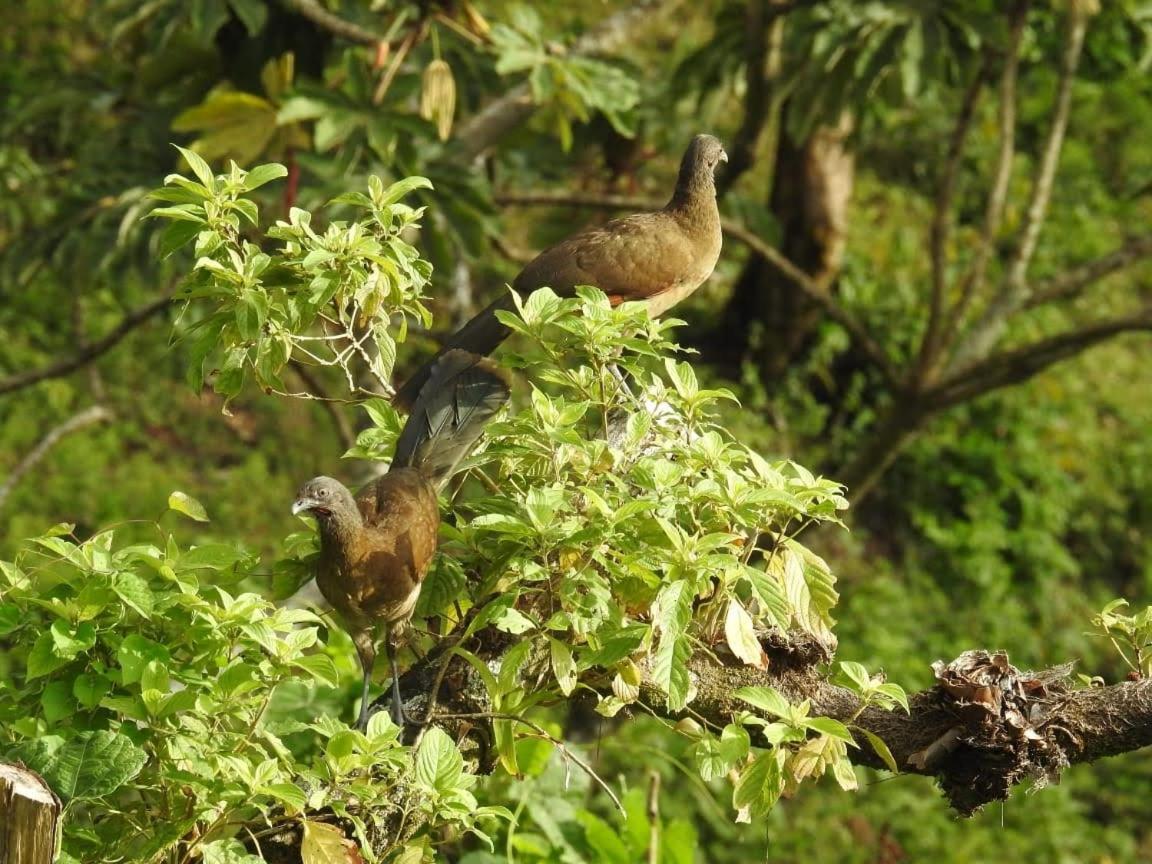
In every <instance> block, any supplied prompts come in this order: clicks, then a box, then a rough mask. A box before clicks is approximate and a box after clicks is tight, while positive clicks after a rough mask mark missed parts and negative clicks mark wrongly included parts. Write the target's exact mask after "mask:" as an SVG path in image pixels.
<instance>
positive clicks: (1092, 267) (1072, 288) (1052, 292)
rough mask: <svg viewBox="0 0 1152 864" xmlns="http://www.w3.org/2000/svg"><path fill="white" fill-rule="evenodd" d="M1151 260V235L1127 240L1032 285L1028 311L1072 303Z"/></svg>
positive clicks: (1025, 305)
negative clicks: (1105, 280) (1097, 284)
mask: <svg viewBox="0 0 1152 864" xmlns="http://www.w3.org/2000/svg"><path fill="white" fill-rule="evenodd" d="M1149 256H1152V234H1143V235H1141V236H1139V237H1131V238H1129V239H1128V240H1125V241H1124V243H1122V244H1121V245H1120V246H1119V247H1118V248H1116V249H1114V250H1112V251H1111V252H1109V253H1108V254H1106V255H1102V256H1101V257H1099V258H1096V259H1094V260H1092V261H1088V262H1085V263H1083V264H1077V265H1076V266H1075V267H1072V268H1071V269H1069V270H1067V271H1065V272H1064V273H1061V274H1059V275H1057V276H1052V277H1050V278H1048V279H1045V280H1043V281H1040V282H1036V283H1035V284H1033V285H1032V288H1031V289H1030V290H1029V292H1028V299H1027V301H1025V303H1024V308H1025V309H1033V308H1035V307H1037V306H1042V305H1044V304H1046V303H1057V302H1060V301H1062V300H1072V299H1075V298H1076V297H1077V296H1079V294H1080V292H1081V291H1083V290H1084V289H1085V288H1087V287H1089V286H1090V285H1092V284H1093V283H1095V282H1098V281H1099V280H1100V279H1103V278H1104V277H1105V276H1109V275H1111V274H1112V273H1115V272H1117V271H1119V270H1123V269H1125V268H1126V267H1129V266H1131V265H1132V264H1135V263H1137V262H1139V261H1142V260H1144V259H1145V258H1148V257H1149Z"/></svg>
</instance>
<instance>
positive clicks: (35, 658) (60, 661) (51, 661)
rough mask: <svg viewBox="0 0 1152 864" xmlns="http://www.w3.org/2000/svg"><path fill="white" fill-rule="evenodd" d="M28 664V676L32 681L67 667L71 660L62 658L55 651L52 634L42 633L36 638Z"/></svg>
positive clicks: (29, 653) (29, 654)
mask: <svg viewBox="0 0 1152 864" xmlns="http://www.w3.org/2000/svg"><path fill="white" fill-rule="evenodd" d="M27 662H28V667H27V672H26V675H27V678H28V680H29V681H31V680H32V679H33V678H39V677H40V676H42V675H47V674H49V673H51V672H55V671H56V670H57V669H59V668H60V667H61V666H65V665H67V664H68V663H69V660H68V659H67V658H63V657H61V656H60V655H59V654H57V653H56V651H55V650H54V644H53V640H52V634H51V633H41V634H40V635H39V636H37V637H36V642H35V643H34V644H33V645H32V650H31V651H29V652H28V661H27Z"/></svg>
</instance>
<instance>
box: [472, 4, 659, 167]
mask: <svg viewBox="0 0 1152 864" xmlns="http://www.w3.org/2000/svg"><path fill="white" fill-rule="evenodd" d="M676 2H678V0H671V2H669V0H639V2H636V3H634V4H632V5H631V6H629V7H628V8H627V9H624V10H621V11H620V12H617V13H616V14H615V15H610V16H609V17H608V18H606V19H604V21H602V22H601V23H600V24H599V25H598V26H597V27H595V28H594V29H592V30H590V31H588V33H586V34H584V36H582V37H580V38H579V39H577V40H576V42H575V44H574V45H573V46H572V49H571V50H572V53H575V54H597V53H601V52H608V51H613V50H615V49H616V48H618V47H620V46H621V45H625V44H627V43H628V42H629V41H630V40H632V39H634V37H635V33H636V31H638V30H640V29H641V28H642V27H644V26H645V25H646V24H648V23H649V22H650V21H651V19H652V15H653V14H655V13H656V12H658V11H659V10H660V9H662V8H665V7H671V6H672V5H674V4H675V3H676ZM535 111H536V104H535V103H534V102H533V101H532V90H531V88H530V87H529V86H528V84H526V83H524V84H517V85H516V86H515V87H513V88H512V89H510V90H509V91H508V92H507V93H505V94H504V95H503V96H501V97H500V98H499V99H496V100H495V101H493V102H490V103H488V105H486V106H485V107H484V108H483V109H481V110H480V111H478V112H477V113H475V114H473V115H472V116H471V117H469V118H468V119H467V120H466V121H464V122H463V123H461V124H460V126H459V127H458V129H457V132H456V136H455V141H454V143H453V148H452V156H453V158H454V159H455V160H456V161H458V162H463V163H468V162H471V161H472V160H474V159H475V158H476V157H477V156H479V155H480V154H482V153H483V152H484V151H485V150H487V149H488V148H489V147H491V146H493V145H494V144H495V143H496V142H497V141H499V140H500V139H501V138H503V137H504V136H505V135H507V134H508V133H509V132H511V131H512V130H513V129H515V128H516V127H517V126H519V125H520V124H521V123H523V122H524V121H526V120H527V119H528V118H529V117H531V116H532V114H533V113H534V112H535Z"/></svg>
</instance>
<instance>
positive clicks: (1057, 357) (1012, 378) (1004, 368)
mask: <svg viewBox="0 0 1152 864" xmlns="http://www.w3.org/2000/svg"><path fill="white" fill-rule="evenodd" d="M1143 330H1152V307H1149V308H1146V309H1143V310H1141V311H1139V312H1137V313H1134V314H1132V315H1126V316H1120V317H1116V318H1109V319H1106V320H1103V321H1098V322H1095V323H1093V324H1089V325H1087V326H1084V327H1081V328H1079V329H1076V330H1071V331H1068V332H1066V333H1060V334H1058V335H1056V336H1050V337H1048V338H1047V339H1041V340H1039V341H1037V342H1034V343H1032V344H1031V345H1025V346H1023V347H1021V348H1015V349H1013V350H1010V351H1004V352H1002V353H999V354H995V355H993V356H991V357H987V358H985V359H983V360H980V361H978V362H976V363H974V364H972V365H970V366H967V367H965V368H964V369H961V370H960V371H958V372H955V373H953V374H952V375H951V376H950V377H948V378H946V379H945V380H943V381H941V382H940V384H938V385H937V386H935V387H933V388H932V389H931V390H930V391H929V392H928V393H926V394H925V398H926V399H928V400H929V401H930V402H931V404H932V406H933V408H934V409H935V410H939V409H941V408H947V407H949V406H951V405H957V404H959V403H961V402H966V401H968V400H970V399H974V398H976V397H977V396H981V395H983V394H985V393H988V392H990V391H992V390H998V389H1000V388H1001V387H1010V386H1011V385H1013V384H1019V383H1020V382H1022V381H1027V380H1028V379H1029V378H1032V377H1033V376H1035V375H1037V374H1039V373H1040V372H1043V371H1044V370H1045V369H1047V368H1048V367H1049V366H1052V365H1054V364H1056V363H1059V362H1060V361H1061V360H1067V359H1069V358H1070V357H1075V356H1076V355H1077V354H1080V353H1082V352H1083V351H1086V350H1087V349H1089V348H1091V347H1092V346H1094V345H1098V344H1100V343H1101V342H1105V341H1107V340H1109V339H1111V338H1113V337H1114V336H1118V335H1120V334H1121V333H1129V332H1138V331H1143Z"/></svg>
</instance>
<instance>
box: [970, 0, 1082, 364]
mask: <svg viewBox="0 0 1152 864" xmlns="http://www.w3.org/2000/svg"><path fill="white" fill-rule="evenodd" d="M1070 9H1071V12H1070V14H1069V22H1068V37H1067V39H1066V40H1065V43H1064V51H1063V53H1062V54H1061V56H1060V84H1059V87H1058V89H1057V94H1056V108H1055V113H1054V114H1053V117H1052V126H1051V127H1050V128H1049V130H1048V138H1047V140H1046V141H1045V143H1044V152H1043V154H1042V155H1041V157H1040V166H1039V168H1038V169H1037V172H1036V180H1035V183H1034V185H1033V187H1032V197H1031V199H1030V200H1029V202H1028V210H1027V211H1026V213H1025V215H1024V226H1023V229H1022V230H1021V233H1020V243H1019V245H1018V246H1017V247H1016V254H1015V255H1014V256H1013V257H1012V260H1011V262H1010V263H1009V265H1008V274H1007V276H1006V277H1005V280H1004V285H1003V288H1002V289H1001V291H1000V293H999V294H998V295H997V296H996V297H994V298H992V300H991V302H990V303H989V304H988V308H987V309H985V310H984V314H983V315H982V316H981V317H980V321H979V322H978V323H977V324H976V326H975V327H974V328H973V330H972V332H971V334H970V335H969V337H968V338H967V339H966V340H965V342H964V343H963V344H962V345H961V346H960V348H959V350H958V351H957V363H958V364H962V363H965V362H968V361H970V360H972V359H973V358H976V357H982V356H983V355H984V354H986V353H987V352H988V351H989V350H990V349H991V348H992V346H993V345H995V344H996V342H997V341H999V339H1000V337H1001V336H1002V335H1003V333H1004V330H1005V328H1006V326H1007V323H1008V318H1009V316H1011V315H1012V314H1013V313H1014V312H1016V311H1018V310H1019V309H1020V307H1021V306H1023V305H1024V303H1025V302H1026V301H1027V299H1028V283H1027V281H1026V278H1025V277H1026V276H1027V273H1028V265H1029V264H1030V263H1031V261H1032V256H1033V254H1035V252H1036V243H1037V241H1038V240H1039V238H1040V229H1041V227H1042V226H1043V224H1044V217H1045V214H1046V213H1047V212H1048V202H1049V201H1050V200H1051V198H1052V185H1053V183H1054V182H1055V179H1056V168H1057V166H1058V165H1059V163H1060V151H1061V150H1062V149H1063V147H1064V133H1065V130H1066V129H1067V128H1068V112H1069V109H1070V107H1071V104H1072V82H1073V80H1074V79H1075V77H1076V68H1077V66H1078V65H1079V63H1080V53H1081V50H1082V49H1083V47H1084V33H1085V31H1086V30H1087V29H1088V15H1087V13H1085V12H1083V11H1080V10H1079V9H1078V8H1077V7H1076V6H1075V4H1073V5H1072V6H1071V7H1070Z"/></svg>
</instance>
